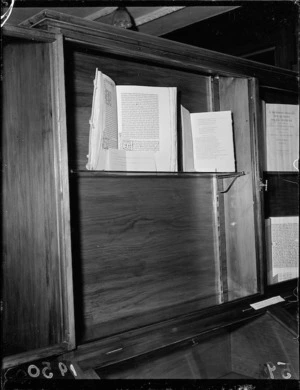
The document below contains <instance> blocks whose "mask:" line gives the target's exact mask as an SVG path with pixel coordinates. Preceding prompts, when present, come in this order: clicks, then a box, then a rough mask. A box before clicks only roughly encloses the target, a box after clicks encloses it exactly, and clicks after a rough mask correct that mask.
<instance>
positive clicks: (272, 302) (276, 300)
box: [250, 295, 284, 310]
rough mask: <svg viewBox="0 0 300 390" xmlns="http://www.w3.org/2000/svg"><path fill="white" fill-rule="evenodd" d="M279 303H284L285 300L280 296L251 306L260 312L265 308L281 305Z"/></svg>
mask: <svg viewBox="0 0 300 390" xmlns="http://www.w3.org/2000/svg"><path fill="white" fill-rule="evenodd" d="M279 302H284V299H283V298H282V297H281V296H280V295H278V296H277V297H273V298H269V299H265V300H263V301H260V302H256V303H252V304H250V306H251V307H252V308H253V309H254V310H259V309H262V308H263V307H267V306H270V305H275V304H276V303H279Z"/></svg>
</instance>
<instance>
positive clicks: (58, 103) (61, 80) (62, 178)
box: [50, 35, 75, 349]
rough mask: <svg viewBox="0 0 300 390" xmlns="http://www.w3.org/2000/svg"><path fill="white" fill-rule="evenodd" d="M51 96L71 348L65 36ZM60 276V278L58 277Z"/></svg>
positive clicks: (55, 58) (54, 63)
mask: <svg viewBox="0 0 300 390" xmlns="http://www.w3.org/2000/svg"><path fill="white" fill-rule="evenodd" d="M50 61H51V81H52V85H51V96H52V107H53V110H52V120H53V122H52V125H53V144H54V150H53V152H54V153H53V154H54V155H53V159H54V175H55V183H56V213H57V221H58V225H57V229H58V231H57V240H58V241H59V255H60V257H59V262H60V269H59V276H60V283H61V300H62V303H61V304H62V317H63V318H62V320H63V327H64V338H65V339H64V341H65V342H67V344H68V348H69V349H72V348H74V347H75V322H74V301H73V271H72V253H71V231H70V229H71V226H70V218H71V216H70V196H69V163H68V145H67V125H66V102H65V99H66V92H65V77H64V74H65V69H64V52H63V37H62V36H61V35H57V36H56V41H55V43H53V44H52V46H51V51H50ZM57 276H58V275H57Z"/></svg>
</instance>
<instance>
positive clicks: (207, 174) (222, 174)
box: [70, 169, 246, 179]
mask: <svg viewBox="0 0 300 390" xmlns="http://www.w3.org/2000/svg"><path fill="white" fill-rule="evenodd" d="M70 174H71V175H72V176H77V177H89V178H90V177H99V178H104V177H118V178H121V177H124V178H125V177H135V178H136V177H168V178H187V177H189V178H191V177H198V178H199V177H201V178H212V177H217V178H218V179H226V178H231V177H232V178H235V177H239V176H244V175H246V173H245V172H244V171H242V172H129V171H128V172H120V171H88V170H86V171H84V170H73V169H71V170H70Z"/></svg>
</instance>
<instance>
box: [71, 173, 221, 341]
mask: <svg viewBox="0 0 300 390" xmlns="http://www.w3.org/2000/svg"><path fill="white" fill-rule="evenodd" d="M212 181H213V179H202V178H172V180H165V178H160V177H156V178H147V177H145V178H141V177H139V178H134V177H129V178H126V177H120V178H118V177H117V178H112V177H107V178H106V177H103V178H101V177H96V178H90V177H87V178H83V177H81V178H78V179H76V180H75V181H74V182H73V184H72V191H71V193H72V194H73V195H72V203H71V204H72V215H73V225H72V230H73V243H74V245H73V262H74V267H75V270H74V273H75V274H76V277H75V280H76V281H75V283H76V284H77V296H76V298H75V305H76V307H79V308H81V309H79V313H78V316H77V318H78V320H79V321H80V324H81V333H80V334H79V333H78V334H77V337H78V339H79V340H85V341H88V340H92V339H96V338H100V337H101V338H102V337H105V336H109V335H112V334H115V333H119V332H124V331H126V330H130V329H135V328H138V327H141V326H145V325H148V324H150V323H154V322H159V321H162V320H166V319H170V318H172V317H176V316H179V315H183V314H187V313H189V312H191V311H195V310H199V309H202V308H204V307H208V306H211V305H214V304H217V303H219V302H220V291H219V264H218V259H216V257H215V256H216V254H215V253H216V252H215V251H216V245H217V244H216V242H215V240H216V239H215V237H216V234H217V233H216V232H215V226H214V222H215V212H216V211H215V205H214V198H215V195H214V187H213V183H212ZM80 272H81V276H80V274H79V273H80ZM80 279H81V280H80ZM75 293H76V291H75ZM76 300H77V303H76ZM80 318H81V320H80ZM77 325H78V328H79V324H77ZM79 332H80V331H79ZM116 348H119V347H118V346H117V347H116Z"/></svg>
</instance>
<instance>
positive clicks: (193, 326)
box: [64, 297, 261, 368]
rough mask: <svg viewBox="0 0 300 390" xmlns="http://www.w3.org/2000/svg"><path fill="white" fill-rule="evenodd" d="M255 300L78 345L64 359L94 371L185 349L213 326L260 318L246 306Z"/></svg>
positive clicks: (232, 303)
mask: <svg viewBox="0 0 300 390" xmlns="http://www.w3.org/2000/svg"><path fill="white" fill-rule="evenodd" d="M257 299H258V298H257V297H252V298H251V299H249V298H247V299H241V300H240V301H239V302H238V303H237V302H230V303H227V304H226V307H225V310H224V306H223V307H222V306H220V305H219V306H214V307H210V308H208V309H206V310H205V311H201V312H200V313H199V312H198V313H197V312H194V313H190V314H188V315H185V316H182V317H179V318H174V319H172V320H169V321H163V322H161V323H157V324H152V325H148V326H147V327H142V328H140V329H135V330H131V331H128V332H124V333H122V334H120V335H116V336H111V337H107V338H105V339H103V340H96V341H94V342H92V343H85V344H82V345H79V346H78V348H77V349H76V350H75V351H73V352H70V353H67V354H65V355H64V358H65V359H67V360H71V361H78V362H79V363H80V365H81V366H82V368H89V367H94V368H96V367H104V366H107V365H111V364H115V363H118V362H122V361H125V360H127V359H131V358H132V357H138V356H142V355H145V354H148V353H150V352H151V351H152V352H154V351H159V350H163V349H165V348H166V347H169V346H172V345H174V346H175V345H178V346H180V345H185V343H186V342H187V340H189V339H191V338H195V337H198V336H201V335H204V336H205V334H206V333H207V332H210V331H212V330H213V329H215V328H216V324H218V326H219V327H220V328H222V327H224V326H227V325H229V324H232V323H238V322H240V321H244V320H245V319H247V318H250V317H252V316H257V315H261V313H257V312H255V311H254V310H252V311H251V310H250V311H249V309H248V308H249V303H251V302H254V301H255V300H257ZM260 312H261V311H260ZM112 351H114V352H112Z"/></svg>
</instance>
